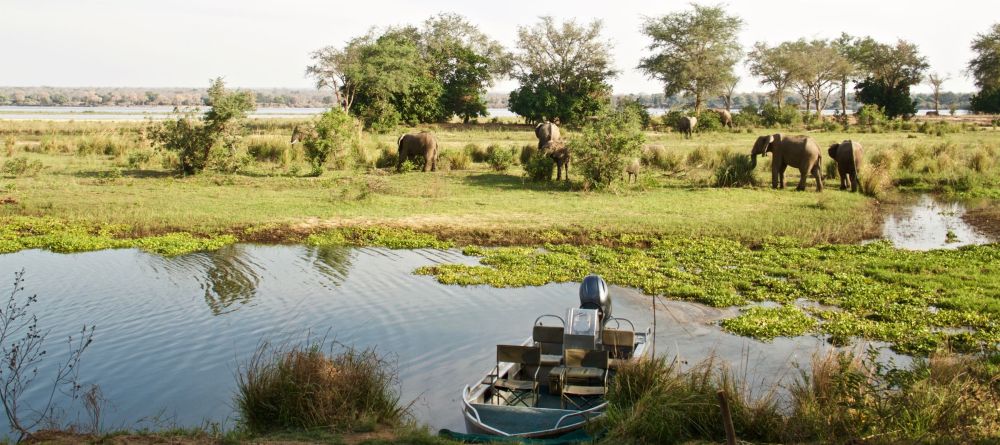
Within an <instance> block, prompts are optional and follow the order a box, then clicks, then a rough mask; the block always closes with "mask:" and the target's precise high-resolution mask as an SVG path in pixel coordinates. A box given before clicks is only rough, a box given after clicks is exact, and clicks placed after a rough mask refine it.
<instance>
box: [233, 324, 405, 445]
mask: <svg viewBox="0 0 1000 445" xmlns="http://www.w3.org/2000/svg"><path fill="white" fill-rule="evenodd" d="M326 346H327V345H326V344H325V343H324V342H323V341H311V342H307V343H306V344H304V345H297V346H274V345H271V344H269V343H263V344H261V345H260V346H259V347H258V348H257V351H256V352H255V353H254V354H253V356H251V357H250V359H249V360H247V361H246V362H245V363H243V364H242V365H241V366H240V369H239V371H238V373H237V376H236V378H237V394H236V407H237V410H238V412H239V414H240V423H241V424H242V425H243V426H244V427H246V428H247V429H249V430H250V431H253V432H256V433H266V432H272V431H281V430H300V429H306V430H309V429H327V430H333V431H344V432H346V431H358V430H371V429H373V428H374V427H375V426H376V425H390V426H394V425H399V424H400V423H401V422H402V421H403V420H404V419H406V417H407V416H408V412H407V407H406V406H403V405H401V404H400V398H399V390H398V388H397V387H398V377H397V371H396V368H395V367H394V365H393V364H392V363H391V362H389V361H388V360H386V359H385V358H384V357H381V356H379V355H378V354H376V352H375V350H374V349H360V350H359V349H354V348H351V347H341V349H340V350H338V351H334V350H333V349H332V348H331V350H330V352H325V351H324V349H325V348H326Z"/></svg>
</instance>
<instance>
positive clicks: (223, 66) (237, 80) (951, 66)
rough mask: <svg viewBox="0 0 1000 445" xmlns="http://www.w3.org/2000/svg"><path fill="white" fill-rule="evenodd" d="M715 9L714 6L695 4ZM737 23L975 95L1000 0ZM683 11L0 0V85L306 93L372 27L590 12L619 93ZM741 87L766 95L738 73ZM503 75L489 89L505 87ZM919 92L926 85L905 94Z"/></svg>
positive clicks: (762, 15) (813, 2) (833, 10)
mask: <svg viewBox="0 0 1000 445" xmlns="http://www.w3.org/2000/svg"><path fill="white" fill-rule="evenodd" d="M700 3H701V4H707V5H712V4H718V3H717V2H713V1H709V2H700ZM722 4H723V6H724V7H725V8H726V9H727V10H728V11H729V12H730V13H732V14H736V15H738V16H740V17H741V18H742V19H743V21H744V27H743V30H742V31H741V32H740V34H739V40H740V43H741V44H742V45H743V46H744V47H745V48H746V47H749V46H750V45H752V44H753V43H754V42H757V41H766V42H769V43H771V44H774V43H779V42H782V41H786V40H795V39H798V38H802V37H805V38H810V39H812V38H833V37H837V36H839V35H840V33H841V32H842V31H843V32H847V33H849V34H852V35H870V36H872V37H874V38H876V39H878V40H881V41H887V42H892V41H895V40H896V39H900V38H901V39H906V40H909V41H911V42H914V43H916V44H917V45H919V47H920V50H921V53H922V54H923V55H925V56H926V57H927V60H928V62H929V63H930V65H931V69H930V72H939V73H943V74H947V75H949V76H950V78H951V79H950V80H949V81H947V82H946V83H945V84H944V90H948V91H957V92H971V91H974V89H975V88H974V86H973V84H972V81H971V79H969V78H968V77H967V76H966V75H965V72H964V70H965V66H966V64H967V62H968V60H969V59H970V58H971V57H972V52H971V51H970V50H969V43H970V42H971V41H972V39H973V38H974V37H975V35H976V34H977V33H984V32H986V31H987V29H988V28H989V27H990V26H991V25H992V24H993V23H994V22H997V21H1000V1H997V0H957V1H955V3H953V4H949V5H953V6H952V7H943V5H944V4H942V3H941V2H933V3H932V2H925V1H916V0H838V1H819V0H754V1H749V0H742V1H737V0H731V1H730V2H728V3H722ZM688 8H690V3H689V2H687V1H648V0H646V1H634V0H614V1H606V0H604V1H591V0H547V1H544V2H539V1H527V0H500V1H489V0H485V1H483V0H480V1H467V0H466V1H451V0H431V1H407V0H364V1H355V2H349V3H348V2H343V1H336V0H283V1H280V2H279V1H263V0H243V1H237V0H227V1H223V0H214V1H213V0H160V1H142V0H86V1H85V0H0V23H2V26H0V60H2V61H0V86H43V85H44V86H75V87H78V86H93V87H108V86H122V87H205V86H207V85H208V79H210V78H214V77H217V76H223V77H224V78H225V79H226V81H227V84H228V85H230V86H234V87H244V88H309V87H312V86H313V83H312V81H311V80H310V79H308V78H307V77H305V75H304V71H305V66H306V65H308V64H309V62H310V59H309V54H310V52H312V51H313V50H316V49H318V48H321V47H324V46H327V45H337V46H340V45H343V44H344V43H345V42H346V41H347V40H349V39H350V38H352V37H354V36H358V35H360V34H363V33H365V32H366V31H367V30H368V29H369V28H371V27H373V26H374V27H385V26H391V25H403V24H420V23H422V22H423V21H424V20H425V19H426V18H427V17H429V16H431V15H435V14H437V13H440V12H455V13H458V14H461V15H464V16H465V17H467V18H468V19H469V20H470V21H472V22H473V23H475V24H477V25H479V26H480V28H481V29H482V30H483V31H484V32H486V33H487V34H488V35H490V36H491V37H493V38H494V39H496V40H498V41H499V42H500V43H502V44H504V45H505V46H507V47H508V48H513V47H514V44H515V43H516V36H517V28H518V27H519V26H528V25H531V24H534V23H536V22H537V21H538V17H540V16H544V15H551V16H553V17H556V18H557V19H560V20H564V19H576V20H577V21H579V22H589V21H591V20H594V19H600V20H601V21H602V22H603V24H604V37H605V38H606V39H607V40H609V41H610V42H611V43H612V45H613V48H614V50H613V54H614V58H615V62H616V64H617V66H618V69H619V71H620V72H621V73H620V74H619V76H618V77H617V78H616V79H614V80H613V81H612V85H613V87H614V91H615V93H617V94H631V93H655V92H660V91H662V86H661V85H660V84H659V83H658V82H656V81H653V80H650V79H648V78H647V77H646V76H645V75H643V74H642V73H641V72H639V71H638V70H636V69H635V67H636V65H638V63H639V60H640V59H641V58H642V57H644V56H645V55H647V54H648V52H647V50H646V47H647V45H649V40H648V39H647V38H646V37H645V36H643V35H642V34H641V33H640V31H639V29H640V26H641V24H642V22H643V20H644V19H645V18H647V17H657V16H661V15H664V14H668V13H670V12H675V11H679V10H683V9H688ZM737 74H738V75H740V76H741V78H742V80H741V82H740V84H739V86H738V87H737V90H738V91H742V92H749V91H766V90H767V88H766V87H763V86H761V85H759V84H758V83H757V82H756V81H754V80H753V79H752V78H751V77H750V76H749V74H748V73H747V72H746V68H745V66H744V65H743V64H740V65H739V66H738V67H737ZM514 87H516V83H514V82H513V81H509V80H508V81H501V82H499V83H498V84H497V85H495V86H494V87H493V88H492V89H491V90H492V91H498V92H502V91H509V90H511V89H512V88H514ZM914 91H916V92H927V91H929V87H928V86H927V85H919V86H917V87H915V88H914Z"/></svg>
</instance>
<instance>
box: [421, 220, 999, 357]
mask: <svg viewBox="0 0 1000 445" xmlns="http://www.w3.org/2000/svg"><path fill="white" fill-rule="evenodd" d="M641 244H646V245H647V246H648V247H646V248H637V247H627V246H618V247H606V246H582V247H581V246H573V245H567V244H547V245H545V246H544V248H542V249H537V248H525V247H512V248H496V249H481V248H479V249H466V251H465V252H466V253H467V254H471V255H475V256H479V257H480V265H464V264H441V265H435V266H427V267H421V268H419V269H417V270H416V273H418V274H425V275H433V276H434V277H435V278H436V279H437V280H438V281H439V282H441V283H444V284H457V285H484V284H485V285H490V286H495V287H519V286H540V285H543V284H547V283H557V282H568V281H577V280H580V279H582V278H583V277H584V276H586V275H587V274H590V273H598V274H601V275H602V276H604V277H605V279H607V280H608V281H609V282H610V283H612V284H617V285H621V286H627V287H633V288H637V289H640V290H642V291H643V292H645V293H646V294H649V295H663V296H666V297H668V298H675V299H682V300H692V301H697V302H700V303H703V304H707V305H711V306H717V307H726V306H736V305H744V304H747V303H748V302H751V301H774V302H777V303H780V304H785V305H788V304H791V303H794V302H796V301H797V300H800V299H801V300H808V301H813V302H817V303H820V304H823V305H827V306H835V307H836V309H833V308H809V309H808V310H806V311H805V313H802V312H801V311H799V310H798V309H791V308H786V309H781V310H779V312H776V313H769V312H768V311H766V310H763V309H760V310H755V311H752V312H750V315H747V316H746V317H748V318H744V319H743V320H742V321H740V322H736V321H732V322H729V323H728V324H729V326H730V327H732V329H734V330H736V329H740V332H739V333H740V334H742V335H750V336H755V337H757V338H762V339H767V338H773V336H774V335H797V334H802V333H808V332H813V333H820V334H827V335H829V336H830V339H831V341H833V342H835V343H841V344H843V343H847V342H849V341H850V339H851V338H853V337H861V338H868V339H873V340H882V341H887V342H890V343H892V344H893V345H894V347H895V348H897V349H898V350H900V351H904V352H908V353H914V354H926V353H928V352H931V351H933V350H935V349H937V348H940V347H943V346H946V345H948V344H951V343H953V342H955V341H958V342H961V343H966V344H971V345H978V347H987V348H995V347H996V345H997V344H998V342H1000V328H998V326H1000V300H998V299H997V298H996V295H1000V245H996V244H991V245H984V246H967V247H963V248H960V249H957V250H934V251H928V252H915V251H907V250H900V249H895V248H893V247H892V246H891V245H890V244H889V243H887V242H876V243H871V244H867V245H821V246H814V247H806V246H801V245H799V242H798V241H796V240H794V239H789V238H777V239H772V240H770V241H769V242H765V243H764V244H763V245H761V246H759V247H757V248H750V247H748V246H746V245H743V244H741V243H739V242H737V241H732V240H726V239H720V238H700V239H684V238H675V237H663V238H656V237H647V238H646V239H644V240H643V242H642V243H640V245H641ZM781 311H795V312H794V314H793V315H795V316H796V317H795V318H796V320H798V321H797V322H795V323H794V324H793V325H794V326H795V329H790V330H789V332H788V333H786V334H782V333H780V332H779V330H777V328H769V329H768V330H755V329H750V328H749V327H743V328H740V327H739V326H742V325H744V324H750V322H751V321H752V320H754V319H767V318H769V317H770V316H773V315H779V314H781ZM789 313H791V312H789ZM810 316H811V317H814V318H815V320H816V322H815V324H812V325H809V326H806V325H807V323H806V322H805V319H804V318H802V317H806V318H808V317H810ZM743 322H746V323H743ZM784 328H787V327H783V328H782V329H784ZM944 328H964V329H969V330H971V332H972V333H971V334H968V336H967V337H958V336H957V335H958V334H947V333H945V332H944Z"/></svg>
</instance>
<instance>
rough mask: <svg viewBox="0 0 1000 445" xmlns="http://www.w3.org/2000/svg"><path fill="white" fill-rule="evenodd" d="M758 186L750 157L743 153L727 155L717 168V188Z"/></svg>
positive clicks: (723, 156)
mask: <svg viewBox="0 0 1000 445" xmlns="http://www.w3.org/2000/svg"><path fill="white" fill-rule="evenodd" d="M748 185H749V186H756V185H757V179H756V178H755V177H754V175H753V166H752V165H751V163H750V156H749V155H745V154H742V153H725V154H724V155H722V160H721V162H719V165H718V167H716V168H715V186H716V187H744V186H748Z"/></svg>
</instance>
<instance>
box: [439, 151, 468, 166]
mask: <svg viewBox="0 0 1000 445" xmlns="http://www.w3.org/2000/svg"><path fill="white" fill-rule="evenodd" d="M471 164H472V160H471V159H470V158H469V155H468V154H467V153H466V152H465V151H460V150H445V151H444V152H443V153H441V154H439V155H438V166H442V167H445V169H447V170H465V169H468V168H469V165H471Z"/></svg>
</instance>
